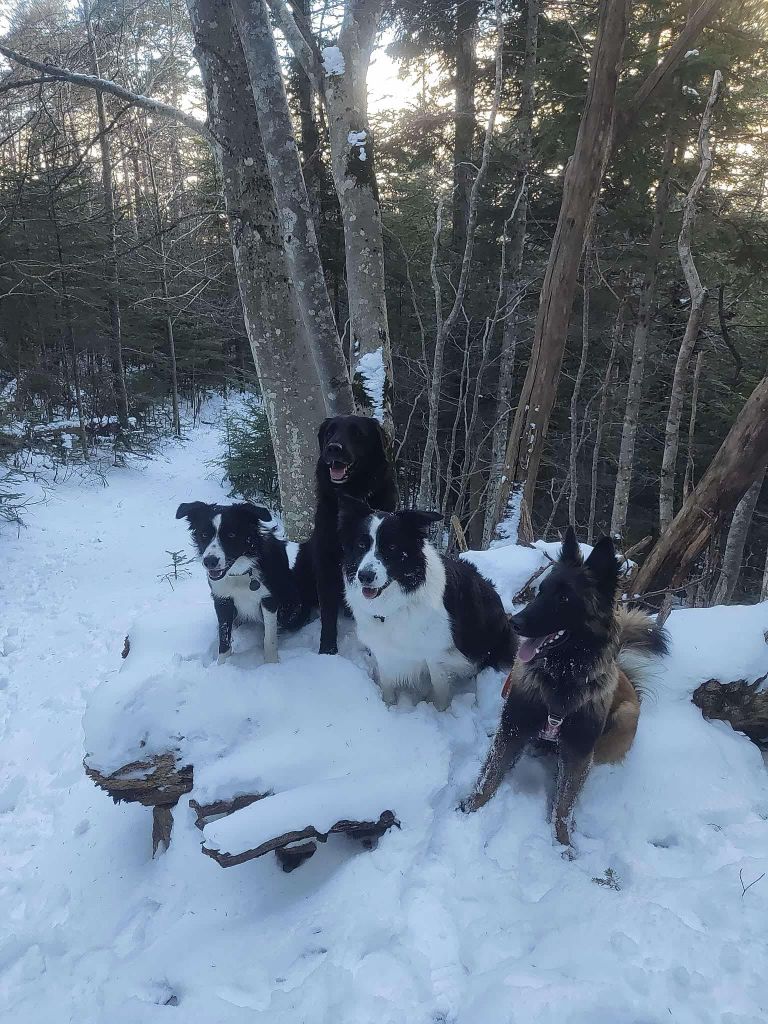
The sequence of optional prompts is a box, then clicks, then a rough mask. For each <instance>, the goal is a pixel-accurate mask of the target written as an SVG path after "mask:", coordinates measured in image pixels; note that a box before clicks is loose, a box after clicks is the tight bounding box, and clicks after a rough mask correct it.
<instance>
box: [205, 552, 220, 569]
mask: <svg viewBox="0 0 768 1024" xmlns="http://www.w3.org/2000/svg"><path fill="white" fill-rule="evenodd" d="M203 565H204V566H205V568H206V569H218V567H219V560H218V558H217V557H216V555H206V556H205V558H204V559H203Z"/></svg>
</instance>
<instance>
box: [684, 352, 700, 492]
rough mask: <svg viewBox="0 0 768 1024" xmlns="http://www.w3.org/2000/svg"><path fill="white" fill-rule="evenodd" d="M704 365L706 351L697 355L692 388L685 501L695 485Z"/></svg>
mask: <svg viewBox="0 0 768 1024" xmlns="http://www.w3.org/2000/svg"><path fill="white" fill-rule="evenodd" d="M703 367H704V352H703V351H702V352H699V354H698V355H697V356H696V368H695V369H694V371H693V387H692V388H691V416H690V419H689V420H688V453H687V456H686V460H685V477H684V479H683V501H685V500H686V498H687V497H688V495H689V494H690V493H691V491H692V490H693V487H694V482H693V478H694V474H695V471H696V467H695V465H694V461H693V443H694V441H695V439H696V416H697V415H698V411H699V385H700V382H701V371H702V369H703Z"/></svg>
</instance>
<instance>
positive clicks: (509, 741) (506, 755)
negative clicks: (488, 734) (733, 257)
mask: <svg viewBox="0 0 768 1024" xmlns="http://www.w3.org/2000/svg"><path fill="white" fill-rule="evenodd" d="M545 717H546V712H545V711H544V708H543V707H542V706H541V705H539V704H538V703H534V702H531V701H530V700H528V699H525V698H523V697H521V696H520V695H518V694H516V693H515V692H514V691H513V692H512V693H511V694H510V695H509V697H508V698H507V700H506V703H505V704H504V709H503V711H502V713H501V722H500V723H499V728H498V729H497V730H496V735H495V736H494V737H493V743H492V744H491V749H490V750H489V751H488V756H487V757H486V759H485V764H484V765H483V769H482V771H481V772H480V776H479V778H478V780H477V782H476V783H475V789H474V792H473V793H472V795H471V796H470V797H468V798H467V799H466V800H464V801H462V804H461V809H462V810H463V811H476V810H478V808H480V807H483V806H485V804H487V803H488V801H489V800H490V799H491V797H492V796H493V794H494V793H495V792H496V790H497V789H498V788H499V786H500V784H501V781H502V779H503V778H504V776H505V775H506V774H507V772H508V771H509V770H510V769H511V768H513V767H514V765H515V762H516V761H517V760H518V758H519V757H520V755H521V754H522V752H523V751H524V750H525V748H526V746H527V745H528V743H530V741H531V740H532V739H533V737H534V736H535V735H536V734H537V732H538V731H539V729H540V728H541V725H542V723H543V721H544V719H545Z"/></svg>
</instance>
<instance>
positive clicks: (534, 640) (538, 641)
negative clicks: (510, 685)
mask: <svg viewBox="0 0 768 1024" xmlns="http://www.w3.org/2000/svg"><path fill="white" fill-rule="evenodd" d="M551 636H554V633H547V635H546V636H527V637H524V638H523V642H522V643H521V644H520V649H519V650H518V652H517V656H518V658H519V659H520V661H522V662H523V664H524V665H527V664H528V662H529V661H533V659H534V658H535V657H536V655H537V654H538V653H539V648H540V647H541V645H542V644H543V643H544V641H545V640H549V638H550V637H551Z"/></svg>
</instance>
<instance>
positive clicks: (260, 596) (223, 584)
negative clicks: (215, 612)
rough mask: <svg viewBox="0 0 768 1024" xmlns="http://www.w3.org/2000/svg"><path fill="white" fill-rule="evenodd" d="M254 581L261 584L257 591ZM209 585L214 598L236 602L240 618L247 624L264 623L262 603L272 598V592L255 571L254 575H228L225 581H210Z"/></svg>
mask: <svg viewBox="0 0 768 1024" xmlns="http://www.w3.org/2000/svg"><path fill="white" fill-rule="evenodd" d="M252 581H255V582H257V583H258V584H259V587H258V589H257V590H252V589H251V582H252ZM208 583H209V585H210V588H211V593H212V594H213V596H214V597H217V598H219V599H222V600H223V599H225V598H228V597H229V598H231V599H232V600H233V601H234V602H235V609H236V611H237V615H238V618H240V619H244V620H245V621H247V622H263V621H264V615H263V612H262V608H261V602H262V601H263V600H264V599H265V598H266V597H269V596H270V592H269V590H268V589H267V587H266V586H265V585H264V583H263V581H262V580H261V579H260V577H259V575H258V573H257V571H256V570H255V569H254V570H253V573H252V574H249V573H243V574H241V575H239V576H232V575H230V574H229V573H228V574H227V575H226V576H225V577H224V578H223V579H221V580H212V579H209V580H208Z"/></svg>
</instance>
